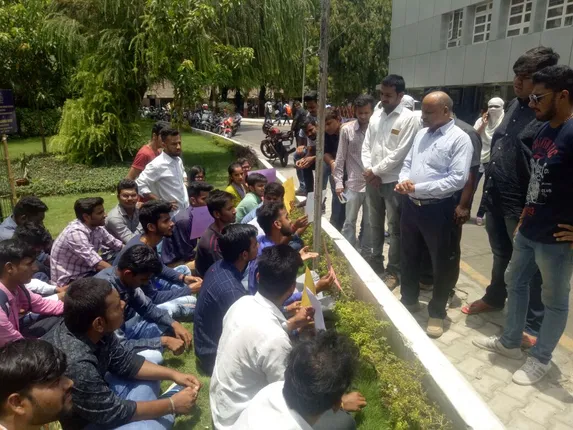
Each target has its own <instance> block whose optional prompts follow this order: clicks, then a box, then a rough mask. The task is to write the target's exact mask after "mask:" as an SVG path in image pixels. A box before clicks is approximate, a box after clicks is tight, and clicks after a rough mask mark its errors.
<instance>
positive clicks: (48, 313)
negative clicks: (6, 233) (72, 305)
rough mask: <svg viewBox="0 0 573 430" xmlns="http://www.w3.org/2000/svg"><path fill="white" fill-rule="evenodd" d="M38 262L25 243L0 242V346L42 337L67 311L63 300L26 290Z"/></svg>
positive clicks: (11, 240)
mask: <svg viewBox="0 0 573 430" xmlns="http://www.w3.org/2000/svg"><path fill="white" fill-rule="evenodd" d="M35 260H36V252H34V250H33V249H32V248H30V247H29V246H27V245H26V244H24V243H22V242H19V241H17V240H15V239H9V240H4V241H2V242H0V346H2V345H5V344H7V343H9V342H13V341H15V340H18V339H22V338H24V337H40V336H43V335H44V334H45V333H46V332H48V331H49V330H51V329H52V328H53V327H54V325H55V324H57V322H58V318H56V317H55V316H56V315H61V314H62V312H63V310H64V307H63V304H62V302H61V301H59V300H48V299H45V298H43V297H41V296H39V295H37V294H35V293H32V292H31V291H28V290H27V289H26V288H25V287H24V285H25V284H27V283H29V282H30V280H31V279H32V275H33V274H34V272H35V270H36V263H35ZM29 312H33V313H32V314H30V313H29Z"/></svg>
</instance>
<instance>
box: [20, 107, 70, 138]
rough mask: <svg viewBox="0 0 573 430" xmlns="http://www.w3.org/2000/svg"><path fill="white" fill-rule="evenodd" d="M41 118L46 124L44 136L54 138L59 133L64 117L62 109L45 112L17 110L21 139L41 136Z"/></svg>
mask: <svg viewBox="0 0 573 430" xmlns="http://www.w3.org/2000/svg"><path fill="white" fill-rule="evenodd" d="M40 117H41V121H42V122H43V124H44V136H52V135H54V134H56V133H57V132H58V123H59V122H60V118H61V117H62V110H61V109H60V108H54V109H43V110H34V109H29V108H16V118H17V120H18V134H19V135H20V137H36V136H41V135H42V133H41V130H40Z"/></svg>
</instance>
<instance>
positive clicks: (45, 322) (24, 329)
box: [20, 312, 64, 338]
mask: <svg viewBox="0 0 573 430" xmlns="http://www.w3.org/2000/svg"><path fill="white" fill-rule="evenodd" d="M63 319H64V318H63V317H61V316H52V315H40V314H35V313H32V312H30V313H27V314H26V315H24V316H22V317H21V318H20V334H21V335H22V336H24V337H34V338H40V337H42V336H44V335H45V334H47V333H48V332H50V331H51V330H52V329H53V328H55V327H56V326H57V325H58V324H59V323H60V322H61V321H63Z"/></svg>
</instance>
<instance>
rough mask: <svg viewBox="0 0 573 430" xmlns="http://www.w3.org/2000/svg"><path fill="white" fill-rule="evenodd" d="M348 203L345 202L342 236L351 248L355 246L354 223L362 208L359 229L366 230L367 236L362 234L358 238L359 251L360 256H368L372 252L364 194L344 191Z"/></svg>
mask: <svg viewBox="0 0 573 430" xmlns="http://www.w3.org/2000/svg"><path fill="white" fill-rule="evenodd" d="M345 194H346V196H347V197H348V201H347V202H346V205H345V206H346V207H345V209H344V210H345V213H346V220H345V221H344V226H343V227H342V235H343V236H344V238H345V239H346V240H347V241H348V242H350V244H351V245H352V246H356V222H357V221H358V212H359V211H360V208H362V224H361V226H360V229H361V230H363V229H366V231H367V232H368V233H367V234H362V237H361V238H360V237H359V242H360V243H359V244H360V250H361V251H362V255H368V254H370V253H371V252H372V236H371V235H370V231H369V230H370V223H369V221H368V215H369V214H368V203H367V201H366V193H365V192H364V193H358V192H356V191H352V190H346V191H345Z"/></svg>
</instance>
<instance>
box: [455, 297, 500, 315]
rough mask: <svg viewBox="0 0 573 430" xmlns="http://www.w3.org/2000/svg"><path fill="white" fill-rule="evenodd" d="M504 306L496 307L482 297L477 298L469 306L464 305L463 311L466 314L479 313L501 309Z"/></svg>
mask: <svg viewBox="0 0 573 430" xmlns="http://www.w3.org/2000/svg"><path fill="white" fill-rule="evenodd" d="M502 309H503V308H496V307H493V306H491V305H488V304H487V303H486V302H484V301H483V300H482V299H479V300H476V301H475V302H473V303H472V304H470V305H469V306H464V307H462V312H463V313H464V314H466V315H477V314H481V313H484V312H495V311H501V310H502Z"/></svg>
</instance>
